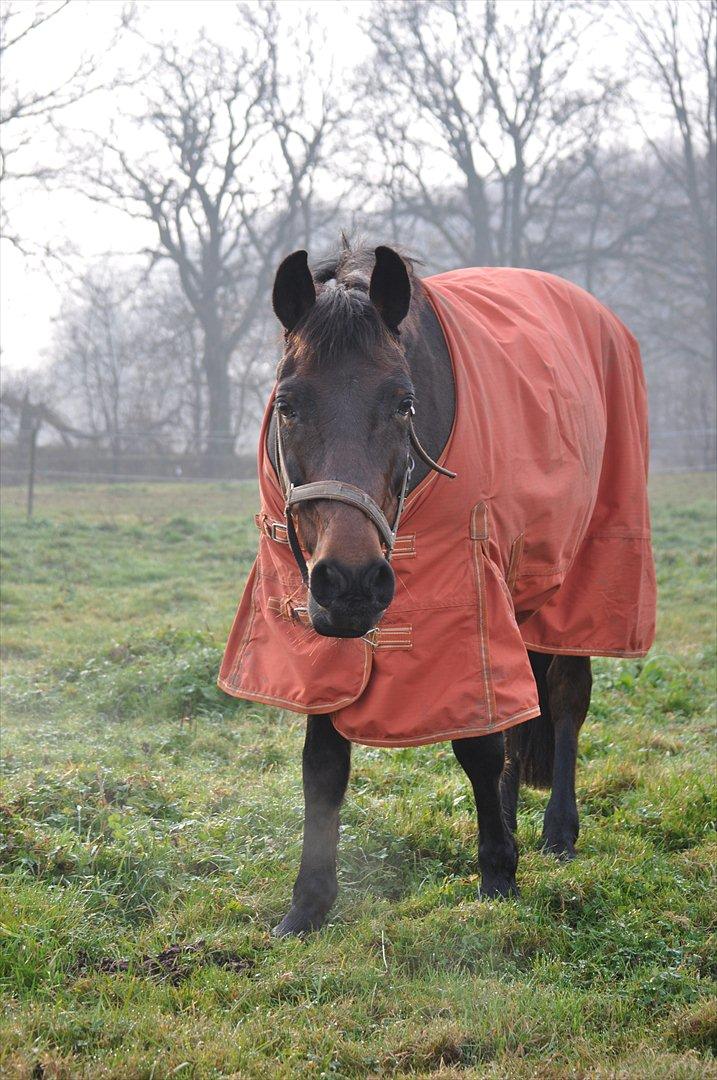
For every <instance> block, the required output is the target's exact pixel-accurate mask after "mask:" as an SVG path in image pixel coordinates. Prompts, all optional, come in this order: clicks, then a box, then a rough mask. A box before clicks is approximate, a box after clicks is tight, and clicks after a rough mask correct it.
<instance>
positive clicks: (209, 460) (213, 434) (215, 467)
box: [203, 335, 234, 476]
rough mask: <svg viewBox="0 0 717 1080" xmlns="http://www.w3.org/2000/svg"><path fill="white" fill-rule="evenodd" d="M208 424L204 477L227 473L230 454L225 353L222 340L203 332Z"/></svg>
mask: <svg viewBox="0 0 717 1080" xmlns="http://www.w3.org/2000/svg"><path fill="white" fill-rule="evenodd" d="M203 361H204V371H205V373H206V376H207V398H208V405H209V409H208V427H207V439H206V449H205V453H204V458H205V462H206V467H207V475H208V476H231V475H232V473H231V463H232V458H233V457H234V436H233V434H232V423H231V420H232V410H231V383H230V380H229V356H228V355H227V352H226V349H225V348H224V346H223V343H222V342H220V341H218V340H216V339H215V338H213V337H211V336H209V335H207V337H206V338H205V342H204V357H203Z"/></svg>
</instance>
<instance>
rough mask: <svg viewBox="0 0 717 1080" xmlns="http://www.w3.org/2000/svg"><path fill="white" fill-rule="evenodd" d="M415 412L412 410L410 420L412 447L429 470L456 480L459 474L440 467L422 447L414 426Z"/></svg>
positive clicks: (409, 428) (409, 430)
mask: <svg viewBox="0 0 717 1080" xmlns="http://www.w3.org/2000/svg"><path fill="white" fill-rule="evenodd" d="M414 412H415V410H413V409H412V410H411V419H410V422H409V426H408V432H409V435H410V436H411V446H412V447H413V449H414V450H415V451H416V453H417V454H418V456H419V458H420V459H421V461H422V462H423V464H424V465H427V466H428V468H429V469H433V471H434V472H437V473H440V474H441V476H447V477H449V478H450V479H451V480H455V478H456V477H457V476H458V473H454V472H452V471H451V470H450V469H445V468H444V467H443V465H439V464H438V462H437V461H434V460H433V458H432V457H431V456H430V454H429V453H427V451H425V450H424V449H423V447H422V446H421V443H420V442H419V440H418V435H416V429H415V427H414V426H413V413H414Z"/></svg>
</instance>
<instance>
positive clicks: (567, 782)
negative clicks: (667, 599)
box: [543, 656, 592, 859]
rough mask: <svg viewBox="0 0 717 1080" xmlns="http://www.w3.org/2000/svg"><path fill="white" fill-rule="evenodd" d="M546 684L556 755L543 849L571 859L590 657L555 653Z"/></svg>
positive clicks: (577, 826) (589, 680)
mask: <svg viewBox="0 0 717 1080" xmlns="http://www.w3.org/2000/svg"><path fill="white" fill-rule="evenodd" d="M547 688H548V699H549V702H550V717H551V720H552V724H553V732H554V740H555V756H554V759H553V784H552V792H551V795H550V801H549V802H548V806H547V809H546V811H545V817H544V819H543V850H544V851H547V852H552V853H553V854H554V855H558V856H559V857H561V858H564V859H572V858H574V856H575V841H576V840H577V838H578V828H579V821H578V807H577V801H576V799H575V765H576V761H577V756H578V734H579V732H580V728H581V727H582V726H583V722H584V720H585V717H586V715H587V711H588V708H589V706H590V691H591V689H592V674H591V670H590V657H589V656H556V657H554V659H553V661H552V663H551V665H550V667H549V668H548V673H547Z"/></svg>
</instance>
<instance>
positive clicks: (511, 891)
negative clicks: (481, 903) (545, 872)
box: [480, 878, 520, 900]
mask: <svg viewBox="0 0 717 1080" xmlns="http://www.w3.org/2000/svg"><path fill="white" fill-rule="evenodd" d="M519 896H520V892H519V891H518V886H517V885H516V883H515V881H514V880H509V879H508V878H491V879H490V881H483V883H482V884H481V887H480V898H481V900H507V899H508V898H510V897H514V898H517V897H519Z"/></svg>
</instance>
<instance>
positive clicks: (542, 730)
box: [508, 652, 555, 788]
mask: <svg viewBox="0 0 717 1080" xmlns="http://www.w3.org/2000/svg"><path fill="white" fill-rule="evenodd" d="M528 657H529V658H530V664H531V667H532V669H533V675H534V677H535V682H536V685H537V688H538V700H539V702H540V715H539V716H535V717H533V719H532V720H526V722H525V723H524V724H518V726H517V727H514V728H511V730H510V732H509V734H508V753H509V756H510V757H511V758H517V759H518V761H519V762H520V775H521V779H522V781H523V783H524V784H530V786H531V787H538V788H549V787H550V786H551V785H552V783H553V760H554V758H555V736H554V732H553V721H552V718H551V716H550V704H549V702H548V686H547V674H548V668H549V667H550V663H551V661H552V659H553V657H552V656H548V655H547V654H546V653H534V652H529V653H528Z"/></svg>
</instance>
